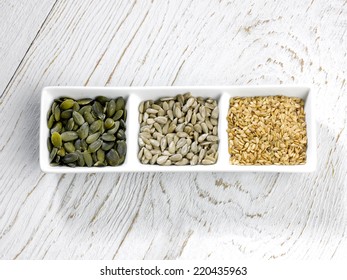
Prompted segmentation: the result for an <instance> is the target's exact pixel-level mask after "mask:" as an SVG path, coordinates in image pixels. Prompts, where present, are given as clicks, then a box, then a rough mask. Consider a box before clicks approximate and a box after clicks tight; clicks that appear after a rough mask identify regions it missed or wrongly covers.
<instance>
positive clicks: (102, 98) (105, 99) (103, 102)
mask: <svg viewBox="0 0 347 280" xmlns="http://www.w3.org/2000/svg"><path fill="white" fill-rule="evenodd" d="M95 100H97V101H98V102H99V103H100V104H102V105H105V104H106V102H108V101H110V99H109V98H107V97H105V96H97V97H96V98H95Z"/></svg>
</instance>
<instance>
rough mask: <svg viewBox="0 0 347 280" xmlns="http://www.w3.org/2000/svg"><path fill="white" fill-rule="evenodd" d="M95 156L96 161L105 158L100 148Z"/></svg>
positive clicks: (102, 160) (101, 160)
mask: <svg viewBox="0 0 347 280" xmlns="http://www.w3.org/2000/svg"><path fill="white" fill-rule="evenodd" d="M96 157H97V159H98V161H100V162H104V160H105V152H104V151H103V150H102V149H99V150H98V151H97V152H96Z"/></svg>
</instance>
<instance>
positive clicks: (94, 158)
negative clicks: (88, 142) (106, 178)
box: [91, 152, 98, 162]
mask: <svg viewBox="0 0 347 280" xmlns="http://www.w3.org/2000/svg"><path fill="white" fill-rule="evenodd" d="M91 155H92V159H93V162H97V161H98V157H97V156H96V152H94V153H92V154H91Z"/></svg>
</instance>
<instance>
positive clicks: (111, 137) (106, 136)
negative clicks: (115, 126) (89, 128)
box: [101, 133, 116, 142]
mask: <svg viewBox="0 0 347 280" xmlns="http://www.w3.org/2000/svg"><path fill="white" fill-rule="evenodd" d="M101 139H102V140H104V141H108V142H110V141H115V140H116V137H115V136H114V135H112V134H108V133H104V134H103V135H102V136H101Z"/></svg>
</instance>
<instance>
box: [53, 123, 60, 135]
mask: <svg viewBox="0 0 347 280" xmlns="http://www.w3.org/2000/svg"><path fill="white" fill-rule="evenodd" d="M62 128H63V124H62V123H61V122H56V123H55V125H54V126H53V127H52V128H51V133H52V134H53V133H54V132H59V133H60V132H61V129H62Z"/></svg>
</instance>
